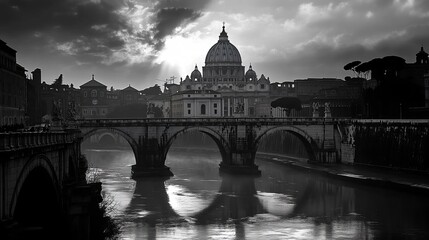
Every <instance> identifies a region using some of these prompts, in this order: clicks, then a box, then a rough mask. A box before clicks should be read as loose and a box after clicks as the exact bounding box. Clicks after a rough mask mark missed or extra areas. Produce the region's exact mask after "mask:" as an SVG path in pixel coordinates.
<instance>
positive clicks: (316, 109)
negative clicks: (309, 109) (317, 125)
mask: <svg viewBox="0 0 429 240" xmlns="http://www.w3.org/2000/svg"><path fill="white" fill-rule="evenodd" d="M319 106H320V105H319V102H313V117H314V118H318V117H319Z"/></svg>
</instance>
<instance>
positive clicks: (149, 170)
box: [131, 164, 174, 178]
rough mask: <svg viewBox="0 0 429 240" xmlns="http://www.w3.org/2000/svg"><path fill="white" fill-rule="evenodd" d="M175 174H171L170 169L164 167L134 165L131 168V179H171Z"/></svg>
mask: <svg viewBox="0 0 429 240" xmlns="http://www.w3.org/2000/svg"><path fill="white" fill-rule="evenodd" d="M171 176H174V174H173V173H172V172H171V170H170V168H169V167H167V166H165V165H162V166H156V167H155V166H143V165H138V164H136V165H133V166H131V177H132V178H142V177H171Z"/></svg>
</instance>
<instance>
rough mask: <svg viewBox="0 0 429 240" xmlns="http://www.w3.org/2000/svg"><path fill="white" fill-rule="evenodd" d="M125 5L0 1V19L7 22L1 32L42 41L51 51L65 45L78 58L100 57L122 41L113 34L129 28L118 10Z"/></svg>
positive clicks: (110, 1) (71, 0)
mask: <svg viewBox="0 0 429 240" xmlns="http://www.w3.org/2000/svg"><path fill="white" fill-rule="evenodd" d="M124 4H125V2H124V1H113V0H100V1H84V0H64V1H58V0H13V1H2V2H0V22H7V23H8V24H0V33H2V35H3V34H4V35H8V36H9V37H13V38H16V39H21V41H25V40H26V41H27V43H28V44H31V42H33V41H34V40H37V41H38V42H40V41H41V40H44V44H47V45H50V47H51V50H54V49H55V48H57V47H58V46H60V45H63V46H67V47H68V50H69V52H70V53H74V54H75V55H76V56H78V57H79V58H82V59H84V58H86V57H88V56H91V57H94V56H98V58H99V59H98V60H100V59H101V58H103V57H104V56H108V55H109V54H110V53H111V52H112V51H114V50H115V49H120V48H122V47H123V46H124V44H125V42H124V41H123V40H122V39H121V38H120V37H118V36H116V35H115V34H114V33H115V32H117V31H121V30H126V31H127V30H128V29H129V26H128V25H127V22H126V19H125V18H124V16H121V15H119V14H118V13H117V10H118V9H120V8H121V7H123V6H124ZM24 44H25V43H24ZM64 44H66V45H64ZM39 47H40V46H39Z"/></svg>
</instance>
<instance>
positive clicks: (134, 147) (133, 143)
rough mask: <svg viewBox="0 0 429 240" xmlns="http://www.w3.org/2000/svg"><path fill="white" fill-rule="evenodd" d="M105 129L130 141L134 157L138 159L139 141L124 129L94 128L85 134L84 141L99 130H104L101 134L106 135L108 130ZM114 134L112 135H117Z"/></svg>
mask: <svg viewBox="0 0 429 240" xmlns="http://www.w3.org/2000/svg"><path fill="white" fill-rule="evenodd" d="M103 131H110V132H111V133H108V132H107V133H108V134H112V133H113V134H118V135H119V136H121V137H123V138H124V139H125V140H126V141H127V142H128V144H129V145H130V147H131V149H132V150H133V153H134V157H135V158H136V160H137V158H138V157H137V156H138V144H137V142H136V141H135V139H134V138H133V137H131V136H130V135H129V134H128V133H126V132H124V131H123V130H120V129H117V128H107V127H106V128H94V129H92V130H90V131H88V132H86V133H84V134H83V136H82V137H83V138H82V142H83V141H85V140H87V139H88V138H89V137H91V136H92V135H94V134H96V133H99V132H102V133H101V136H104V135H103V134H104V133H106V132H103ZM113 134H112V135H111V136H113V137H115V136H114V135H113ZM101 136H100V139H101Z"/></svg>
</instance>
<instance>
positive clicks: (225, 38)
mask: <svg viewBox="0 0 429 240" xmlns="http://www.w3.org/2000/svg"><path fill="white" fill-rule="evenodd" d="M222 40H224V41H225V40H228V34H227V33H226V32H225V22H223V26H222V32H221V33H220V35H219V41H222Z"/></svg>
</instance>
